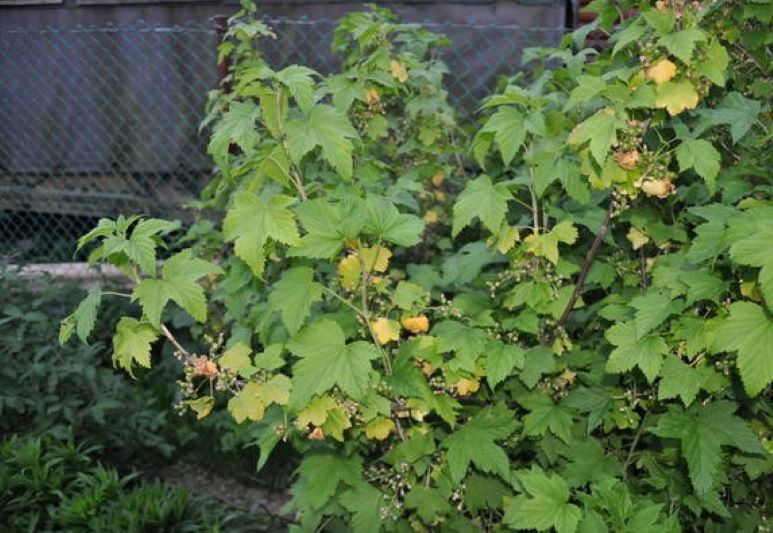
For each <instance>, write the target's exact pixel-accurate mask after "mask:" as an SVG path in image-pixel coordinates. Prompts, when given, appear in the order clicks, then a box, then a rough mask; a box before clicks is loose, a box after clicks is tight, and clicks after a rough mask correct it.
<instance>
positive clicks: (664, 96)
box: [655, 81, 699, 116]
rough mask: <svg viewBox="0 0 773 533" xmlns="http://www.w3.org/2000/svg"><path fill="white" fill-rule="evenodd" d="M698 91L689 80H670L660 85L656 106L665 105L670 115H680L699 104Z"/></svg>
mask: <svg viewBox="0 0 773 533" xmlns="http://www.w3.org/2000/svg"><path fill="white" fill-rule="evenodd" d="M698 99H699V98H698V91H696V90H695V87H694V86H693V84H692V83H690V82H689V81H669V82H668V83H664V84H663V85H660V86H658V89H657V97H656V99H655V106H657V107H664V108H666V110H667V111H668V113H669V114H670V115H672V116H673V115H678V114H679V113H681V112H682V111H685V110H687V109H693V108H694V107H695V106H697V105H698Z"/></svg>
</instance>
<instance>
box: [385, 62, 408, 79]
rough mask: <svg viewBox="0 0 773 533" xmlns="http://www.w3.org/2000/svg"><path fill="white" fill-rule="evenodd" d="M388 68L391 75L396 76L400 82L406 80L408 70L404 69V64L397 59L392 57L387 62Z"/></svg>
mask: <svg viewBox="0 0 773 533" xmlns="http://www.w3.org/2000/svg"><path fill="white" fill-rule="evenodd" d="M389 70H390V71H391V72H392V76H394V77H395V78H397V80H398V81H399V82H400V83H405V82H406V81H408V71H407V70H406V69H405V65H403V64H402V63H401V62H399V61H398V60H397V59H393V60H391V61H390V62H389Z"/></svg>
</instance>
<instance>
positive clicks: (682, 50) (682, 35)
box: [658, 28, 706, 65]
mask: <svg viewBox="0 0 773 533" xmlns="http://www.w3.org/2000/svg"><path fill="white" fill-rule="evenodd" d="M705 40H706V33H705V32H704V31H703V30H701V29H699V28H687V29H686V30H682V31H677V32H674V33H669V34H667V35H664V36H663V37H661V38H660V39H658V44H659V45H660V46H665V47H666V49H667V50H668V51H669V52H671V53H672V54H674V55H675V56H676V57H678V58H679V59H680V60H681V61H682V63H684V64H686V65H689V64H690V59H691V58H692V54H693V51H694V50H695V45H696V44H697V43H698V42H700V41H705Z"/></svg>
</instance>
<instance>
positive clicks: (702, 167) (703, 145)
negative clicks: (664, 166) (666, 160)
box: [676, 138, 722, 194]
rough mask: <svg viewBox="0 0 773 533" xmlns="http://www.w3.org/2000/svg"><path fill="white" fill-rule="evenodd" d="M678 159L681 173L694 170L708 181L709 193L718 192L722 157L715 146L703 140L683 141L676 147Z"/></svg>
mask: <svg viewBox="0 0 773 533" xmlns="http://www.w3.org/2000/svg"><path fill="white" fill-rule="evenodd" d="M676 159H677V161H679V171H680V172H684V171H685V170H687V169H689V168H692V169H695V172H696V173H697V174H698V175H699V176H700V177H702V178H703V179H704V180H706V187H708V189H709V193H711V194H714V193H715V192H716V189H717V187H716V178H717V174H719V168H720V163H721V161H722V157H721V156H720V155H719V152H718V151H717V149H716V148H714V145H712V144H711V143H710V142H708V141H704V140H703V139H690V138H687V139H682V142H681V143H680V144H679V146H677V147H676Z"/></svg>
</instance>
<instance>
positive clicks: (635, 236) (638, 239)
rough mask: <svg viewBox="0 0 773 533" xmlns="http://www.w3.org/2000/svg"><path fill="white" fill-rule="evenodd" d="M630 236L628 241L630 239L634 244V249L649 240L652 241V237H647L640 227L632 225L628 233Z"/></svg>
mask: <svg viewBox="0 0 773 533" xmlns="http://www.w3.org/2000/svg"><path fill="white" fill-rule="evenodd" d="M626 237H627V238H628V241H630V243H631V245H632V246H633V249H634V250H638V249H639V248H641V247H642V246H644V245H645V244H647V243H648V242H650V238H649V237H647V235H646V234H645V233H644V232H642V231H639V230H638V229H636V228H634V227H633V226H631V229H629V230H628V234H627V235H626Z"/></svg>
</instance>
